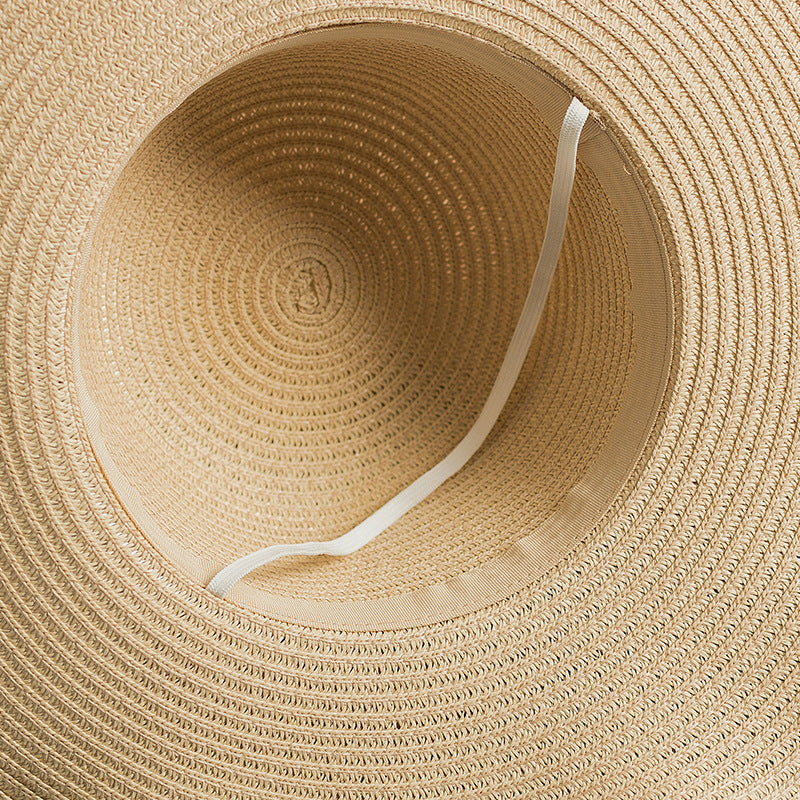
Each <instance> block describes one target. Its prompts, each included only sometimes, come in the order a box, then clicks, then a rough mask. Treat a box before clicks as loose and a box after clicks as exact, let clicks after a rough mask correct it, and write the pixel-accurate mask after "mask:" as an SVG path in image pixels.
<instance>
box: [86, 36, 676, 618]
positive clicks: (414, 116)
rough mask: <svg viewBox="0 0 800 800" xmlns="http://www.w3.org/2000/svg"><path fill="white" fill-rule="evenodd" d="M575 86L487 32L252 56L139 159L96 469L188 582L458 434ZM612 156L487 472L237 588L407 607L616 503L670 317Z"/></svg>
mask: <svg viewBox="0 0 800 800" xmlns="http://www.w3.org/2000/svg"><path fill="white" fill-rule="evenodd" d="M525 69H527V70H528V71H529V72H530V74H531V75H532V76H533V77H530V78H529V79H527V78H526V79H525V80H528V83H524V81H523V83H522V84H520V83H519V80H520V79H519V75H521V74H523V73H524V72H525ZM565 97H567V94H566V93H565V91H564V89H563V87H562V86H560V85H559V84H558V83H557V82H555V81H553V80H552V79H549V78H547V77H546V76H543V75H540V74H538V72H537V71H535V70H533V69H532V68H531V67H530V66H527V67H525V66H524V65H521V64H520V63H519V62H518V61H517V60H515V59H512V58H511V57H510V56H508V55H506V54H502V53H500V52H499V51H497V50H496V48H493V47H491V46H489V45H488V44H485V43H481V42H478V41H470V42H469V43H466V42H465V41H464V37H460V36H457V35H455V34H452V33H448V32H445V31H438V32H437V31H433V30H431V31H428V32H427V33H425V34H422V33H420V32H419V31H413V29H408V30H404V28H403V26H399V25H395V26H367V25H365V26H351V27H348V28H341V29H331V30H329V31H327V32H324V33H319V32H317V33H315V34H307V35H304V36H299V37H295V39H293V40H292V41H290V42H283V43H280V46H276V47H266V48H264V49H263V50H262V51H261V52H258V53H256V54H254V55H252V56H251V57H249V58H247V59H244V60H240V61H239V62H238V63H236V64H234V65H232V66H230V67H229V68H228V69H226V70H225V71H223V72H222V73H221V74H219V75H217V76H215V77H213V78H212V79H211V80H209V81H207V82H206V83H205V84H204V85H202V86H201V87H199V88H197V89H196V90H195V91H193V92H192V93H191V94H190V95H189V96H188V97H187V98H185V99H184V100H183V102H181V103H180V104H179V105H177V107H176V108H175V109H174V110H173V111H172V112H171V113H169V114H168V115H167V116H166V117H165V118H164V119H162V120H160V121H159V122H158V124H156V125H155V126H154V127H153V129H152V130H151V132H150V133H149V135H148V136H147V137H146V138H145V139H144V140H143V141H142V142H141V143H140V145H139V146H138V147H137V149H136V151H135V152H134V153H133V154H132V155H131V157H130V160H129V161H128V162H127V164H126V165H125V166H124V168H123V169H122V170H121V173H120V175H119V177H118V179H117V181H116V183H115V185H114V187H113V189H112V191H111V193H110V195H109V197H108V199H107V201H106V203H105V205H104V208H103V209H102V212H101V214H100V216H99V218H98V224H97V226H96V230H95V233H94V237H93V240H92V243H91V247H90V249H89V251H88V257H87V260H86V265H85V270H84V274H83V276H82V278H81V288H80V295H79V297H80V300H79V308H78V314H77V324H78V326H79V349H80V370H81V373H82V375H83V378H84V380H85V384H86V391H87V393H88V396H89V397H90V398H91V404H92V405H93V407H94V408H96V410H97V412H98V421H97V424H96V425H93V426H90V434H91V438H92V443H93V447H94V448H95V452H96V453H97V454H98V458H100V460H101V461H102V462H103V463H104V468H105V472H106V475H107V476H108V477H109V480H110V481H111V483H112V485H114V488H115V490H116V491H117V493H118V495H119V497H120V499H121V500H122V502H123V505H125V506H126V507H127V508H128V509H129V511H131V513H132V516H133V517H134V518H135V519H136V522H137V524H138V525H139V526H140V527H141V528H142V530H143V533H144V534H145V535H146V536H147V537H148V538H149V539H150V540H151V542H153V543H154V544H156V546H157V547H159V549H161V550H162V552H164V554H165V555H166V556H167V557H168V558H170V559H172V560H173V561H174V562H175V563H176V564H177V565H178V566H179V567H180V568H181V569H182V570H184V571H185V572H186V573H188V574H190V575H192V576H193V577H195V578H199V579H201V580H203V579H205V578H206V577H208V575H209V574H213V572H214V571H215V570H216V569H218V568H219V567H220V566H223V565H224V564H225V563H228V562H230V561H231V560H233V559H234V558H236V557H237V556H239V555H242V554H244V553H246V552H249V551H251V550H254V549H258V548H260V547H264V546H266V545H268V544H273V543H284V542H293V541H303V540H306V539H310V538H322V539H328V538H334V537H335V536H338V535H340V534H342V533H344V532H346V531H347V530H349V529H350V528H351V527H353V526H354V525H355V524H357V523H358V522H360V521H361V520H362V519H364V518H365V517H366V516H368V515H369V514H370V513H371V512H372V511H373V510H375V508H377V507H378V506H380V505H381V504H382V503H383V502H385V501H386V500H388V499H389V498H390V497H392V496H393V495H394V494H396V493H397V492H399V491H400V490H402V489H403V488H404V487H405V486H406V485H407V484H408V483H410V482H411V481H412V480H414V478H416V477H418V476H419V475H420V474H421V473H422V472H424V471H425V470H426V469H428V468H430V467H431V466H433V465H434V464H435V463H437V461H439V460H440V459H441V458H442V457H443V456H444V455H446V454H447V453H448V452H449V451H450V449H451V448H452V447H453V446H454V445H455V444H457V443H458V441H459V440H460V438H461V437H462V436H463V435H464V433H465V432H466V430H468V429H469V427H470V425H471V424H472V422H473V421H474V419H475V416H476V415H477V413H478V412H479V411H480V408H481V406H482V404H483V402H484V400H485V398H486V395H487V393H488V391H489V389H490V388H491V385H492V382H493V380H494V378H495V375H496V373H497V370H498V368H499V364H500V361H501V360H502V357H503V355H504V352H505V348H506V346H507V344H508V341H509V339H510V336H511V333H512V331H513V329H514V325H515V324H516V321H517V317H518V315H519V312H520V309H521V306H522V303H523V301H524V297H525V293H526V291H527V288H528V283H529V280H530V275H531V272H532V270H533V267H534V265H535V263H536V259H537V256H538V251H539V247H540V245H541V240H542V237H543V232H544V228H545V223H546V215H547V206H548V200H549V192H550V181H551V179H552V169H553V157H554V154H555V144H556V140H557V131H554V126H553V121H554V120H557V117H558V113H559V109H562V112H563V108H562V107H565V103H564V98H565ZM594 137H595V141H594V146H595V147H600V145H599V144H598V142H599V141H600V139H601V138H602V131H600V130H599V129H598V128H595V130H594ZM606 138H607V137H606ZM603 146H604V147H605V148H606V149H605V150H604V151H603V152H604V153H605V155H602V154H601V155H600V156H598V155H597V154H595V161H596V162H597V163H598V164H599V163H601V162H602V163H603V164H604V165H603V166H602V169H601V168H600V167H598V168H593V167H592V166H591V165H590V164H588V163H587V162H585V161H580V162H579V169H578V177H577V182H576V187H575V192H574V195H573V201H572V203H573V207H572V209H571V211H570V219H569V223H568V228H567V236H566V240H565V245H564V248H563V251H562V256H561V260H560V262H559V267H558V269H557V272H556V276H555V279H554V283H553V287H552V290H551V293H550V297H549V298H548V301H547V306H546V309H545V313H544V316H543V319H542V322H541V324H540V329H539V331H538V333H537V335H536V338H535V341H534V343H533V345H532V348H531V352H530V354H529V357H528V360H527V362H526V366H525V368H524V369H523V373H522V375H521V377H520V380H519V383H518V385H517V387H516V389H515V391H514V394H513V395H512V398H511V400H510V402H509V406H508V408H507V409H506V411H505V412H504V414H503V416H502V417H501V419H500V421H499V423H498V425H497V429H496V431H494V432H493V433H492V435H491V436H490V438H489V440H488V441H487V443H486V445H485V447H484V448H483V449H482V450H481V451H480V452H479V453H478V455H477V456H476V457H475V459H474V464H471V465H470V466H468V468H466V469H465V470H464V471H463V473H460V474H459V475H457V476H456V477H455V478H453V479H452V480H451V481H449V482H448V483H447V484H446V485H445V486H443V487H442V488H441V489H440V490H439V491H438V492H437V493H436V494H435V495H434V496H432V497H430V498H428V499H427V500H426V501H425V502H423V503H422V504H421V505H420V506H419V507H418V508H416V509H414V510H413V511H412V512H410V513H409V514H408V515H407V516H406V517H405V518H403V519H402V520H401V521H400V522H399V523H397V524H396V525H395V526H393V528H391V529H390V530H389V531H387V532H386V533H385V534H384V535H383V536H382V537H380V539H379V540H377V541H376V542H374V543H371V544H370V546H369V547H367V548H364V551H363V552H360V553H358V554H354V555H353V556H351V557H349V558H345V559H332V558H329V557H322V558H320V557H317V558H297V559H291V560H290V561H288V562H287V563H276V564H271V565H269V566H267V567H264V568H263V569H260V570H259V571H257V572H256V573H253V575H252V576H250V577H248V579H247V583H248V586H249V590H252V591H254V592H256V594H258V593H262V594H263V595H269V596H280V597H282V598H285V599H287V600H289V601H292V600H298V599H302V600H304V601H311V602H314V603H319V604H334V605H335V604H337V603H338V604H341V603H343V602H348V603H367V604H368V603H370V602H374V601H380V600H381V599H386V598H392V597H397V596H402V595H407V594H408V593H413V592H415V591H418V590H420V589H425V588H426V587H430V586H434V585H439V584H442V583H443V582H447V581H452V580H454V579H457V578H458V576H463V575H465V574H467V573H471V572H474V571H476V570H478V571H479V570H480V569H481V568H482V566H483V565H485V564H487V563H489V562H492V560H493V559H496V558H498V557H501V556H503V554H507V553H508V552H509V548H512V547H513V546H514V545H515V544H517V543H519V542H520V541H522V540H523V539H524V538H525V537H528V536H530V535H531V534H532V533H533V534H534V535H535V533H536V532H537V531H547V530H548V525H556V523H554V522H553V520H554V519H555V517H554V515H556V516H557V515H558V514H559V513H562V511H563V509H564V508H565V507H566V506H569V505H570V503H572V502H573V497H574V495H575V494H576V492H577V491H578V489H579V488H580V487H581V486H584V487H585V486H586V485H590V486H593V487H599V488H596V492H595V494H596V496H594V497H592V498H591V500H590V501H589V504H588V507H589V510H588V511H586V512H585V513H583V512H578V513H577V514H576V515H574V517H573V519H574V524H573V528H575V529H577V532H576V530H573V531H572V532H571V533H570V534H569V536H568V537H567V539H569V537H570V536H571V537H572V539H571V541H572V540H574V539H575V538H576V537H577V536H579V535H580V534H583V533H585V532H586V530H588V528H587V525H589V523H591V521H592V519H595V520H596V518H597V516H598V515H599V514H600V513H601V512H602V510H603V509H605V508H607V507H608V505H609V504H610V503H611V502H613V498H614V495H615V492H617V491H618V490H619V486H620V485H621V484H622V483H624V480H625V479H626V477H627V476H628V475H629V474H630V472H631V470H632V469H633V468H634V465H635V463H636V461H637V459H639V458H640V456H641V451H642V447H643V446H644V441H645V439H646V437H647V434H648V431H649V426H650V425H651V423H652V419H653V414H654V413H655V409H656V408H657V406H658V403H659V400H660V398H661V396H662V394H663V391H664V374H665V369H666V368H665V367H663V366H662V365H654V364H653V363H652V362H653V360H654V359H653V358H652V354H653V353H659V352H661V353H666V352H667V350H668V341H669V337H670V335H671V333H670V330H671V329H670V325H671V319H670V313H671V312H670V290H669V286H668V279H667V278H666V277H665V267H664V256H663V253H662V251H661V249H660V245H659V244H658V243H657V241H656V236H655V234H654V230H655V226H654V223H653V221H652V218H651V214H650V212H649V209H648V208H647V206H646V203H645V201H644V199H643V193H639V194H637V192H636V191H632V190H631V187H630V186H625V185H623V183H622V182H624V180H626V179H625V178H624V175H622V173H623V172H624V173H626V174H627V173H628V170H627V168H626V167H625V165H624V163H623V159H622V156H621V155H620V154H619V153H618V152H617V151H616V150H615V149H614V148H613V147H612V146H611V145H610V144H609V143H608V141H606V142H605V144H604V145H603ZM609 153H610V154H611V157H609ZM581 154H582V151H581V150H579V158H580V157H581ZM604 160H605V162H608V163H605V162H604ZM612 161H614V162H615V163H614V164H612V163H611V162H612ZM603 170H605V172H604V171H603ZM609 176H611V177H609ZM619 176H622V177H619ZM615 181H616V183H615ZM626 192H627V194H626ZM637 231H638V232H639V234H641V238H642V240H643V242H642V241H633V242H632V241H631V233H632V232H633V234H636V232H637ZM637 248H638V249H637ZM642 248H644V250H643V249H642ZM648 248H649V249H648ZM648 303H649V305H650V306H651V307H652V309H653V311H652V314H651V316H650V318H649V319H646V315H644V314H643V313H641V310H642V309H643V308H644V307H645V306H646V305H647V304H648ZM644 362H647V363H644ZM620 436H623V437H625V436H627V437H628V438H627V439H626V440H625V441H626V446H625V447H620V446H619V445H618V443H616V439H615V437H618V438H619V437H620ZM620 453H621V454H622V455H620ZM595 474H596V475H608V474H610V475H611V476H612V477H611V479H609V480H607V481H606V483H607V484H608V485H604V484H603V480H605V479H597V480H595V479H594V478H592V475H595ZM593 480H594V483H592V481H593ZM581 491H582V490H581ZM568 522H569V518H567V519H566V523H568ZM566 523H565V520H564V519H561V520H560V521H559V522H558V523H557V525H560V526H562V527H564V525H565V524H566ZM543 535H547V536H550V534H543ZM565 541H566V539H565ZM565 546H566V545H564V546H562V545H560V544H558V543H557V544H556V545H555V546H553V548H552V549H553V551H554V552H555V553H558V552H564V548H565ZM243 591H245V592H247V591H248V587H245V589H244V590H243ZM253 596H255V595H253Z"/></svg>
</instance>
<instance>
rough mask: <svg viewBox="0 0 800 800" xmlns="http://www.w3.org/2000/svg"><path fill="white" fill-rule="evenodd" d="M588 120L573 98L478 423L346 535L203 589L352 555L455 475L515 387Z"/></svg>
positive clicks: (243, 565)
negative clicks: (535, 257)
mask: <svg viewBox="0 0 800 800" xmlns="http://www.w3.org/2000/svg"><path fill="white" fill-rule="evenodd" d="M588 116H589V109H587V108H586V106H584V105H583V104H582V103H581V102H580V101H579V100H578V99H577V98H573V100H572V102H571V103H570V105H569V108H568V109H567V111H566V114H565V115H564V121H563V122H562V125H561V132H560V134H559V138H558V149H557V151H556V164H555V171H554V176H553V186H552V190H551V193H550V206H549V210H548V216H547V227H546V230H545V235H544V241H543V243H542V249H541V253H540V255H539V261H538V263H537V265H536V269H535V270H534V273H533V278H532V279H531V285H530V288H529V290H528V294H527V297H526V299H525V305H524V306H523V309H522V314H521V316H520V318H519V321H518V322H517V326H516V328H515V330H514V334H513V336H512V337H511V343H510V344H509V346H508V350H507V351H506V354H505V357H504V359H503V363H502V365H501V367H500V371H499V373H498V375H497V378H496V379H495V382H494V385H493V386H492V389H491V391H490V393H489V396H488V398H487V400H486V403H485V404H484V406H483V409H482V410H481V412H480V414H479V415H478V418H477V419H476V421H475V422H474V424H473V425H472V427H471V428H470V430H469V432H468V433H467V434H466V436H464V438H463V439H462V440H461V442H459V444H458V445H456V447H455V448H454V449H453V450H452V451H451V452H450V453H449V454H448V455H447V456H446V457H445V458H444V459H442V460H441V461H440V462H439V463H438V464H436V466H434V467H432V468H431V469H429V470H428V471H427V472H426V473H424V474H423V475H422V476H420V477H419V478H417V479H416V480H415V481H414V482H413V483H412V484H411V485H410V486H408V487H406V488H405V489H404V490H403V491H402V492H400V493H399V494H397V495H395V496H394V497H393V498H392V499H391V500H389V501H388V502H387V503H385V504H384V505H383V506H381V508H379V509H378V510H377V511H375V512H374V513H373V514H372V515H371V516H369V517H367V519H365V520H364V521H363V522H361V523H360V524H358V525H357V526H356V527H355V528H353V529H352V530H351V531H349V532H348V533H345V534H344V535H342V536H339V537H337V538H336V539H332V540H330V541H327V542H300V543H296V544H279V545H270V546H269V547H265V548H263V549H261V550H256V551H254V552H252V553H248V554H247V555H245V556H242V557H241V558H239V559H237V560H236V561H234V562H233V563H231V564H229V565H228V566H226V567H224V568H223V569H221V570H220V571H219V572H218V573H217V574H216V575H215V576H214V577H213V578H212V579H211V581H210V582H209V583H208V586H207V588H208V589H209V590H211V591H212V592H213V593H214V594H216V595H218V596H219V597H224V596H225V595H226V594H227V593H228V592H229V591H230V589H231V588H232V587H233V586H234V585H235V584H236V583H237V582H238V581H239V580H241V579H242V578H243V577H245V575H247V574H248V573H250V572H252V571H253V570H254V569H257V568H258V567H260V566H262V565H264V564H268V563H270V562H271V561H275V560H277V559H279V558H283V557H285V556H291V555H306V556H312V555H331V556H342V555H348V554H350V553H353V552H355V551H356V550H358V549H360V548H361V547H363V546H364V545H365V544H367V543H368V542H371V541H372V540H373V539H374V538H375V537H376V536H378V535H379V534H380V533H382V532H383V531H384V530H386V528H388V527H389V526H391V525H393V524H394V523H395V522H397V520H398V519H400V517H402V516H403V515H404V514H405V513H407V512H408V511H410V510H411V509H412V508H414V506H416V505H417V504H418V503H420V502H421V501H422V500H424V499H425V498H426V497H427V496H428V495H429V494H431V493H432V492H434V491H435V490H436V489H437V488H438V487H439V486H441V484H442V483H444V482H445V481H446V480H447V479H448V478H450V477H452V476H453V475H455V473H456V472H458V471H459V470H460V469H461V468H462V467H463V466H464V465H465V464H466V463H467V462H468V461H469V460H470V459H471V458H472V456H473V455H474V454H475V453H476V452H477V450H478V449H479V448H480V446H481V445H482V444H483V442H484V441H485V439H486V437H487V436H488V435H489V432H490V431H491V430H492V428H493V427H494V425H495V423H496V422H497V419H498V417H499V416H500V413H501V411H502V410H503V407H504V406H505V404H506V401H507V400H508V397H509V395H510V394H511V391H512V389H513V388H514V384H515V383H516V381H517V378H518V376H519V373H520V370H521V369H522V365H523V363H524V361H525V358H526V356H527V354H528V350H529V349H530V345H531V342H532V341H533V337H534V334H535V332H536V328H537V326H538V324H539V320H540V318H541V315H542V311H543V309H544V304H545V300H546V299H547V293H548V291H549V289H550V283H551V281H552V277H553V273H554V271H555V267H556V263H557V261H558V256H559V253H560V251H561V245H562V242H563V240H564V231H565V229H566V224H567V213H568V210H569V200H570V196H571V194H572V185H573V182H574V178H575V163H576V157H577V150H578V140H579V139H580V134H581V131H582V130H583V126H584V123H585V122H586V120H587V118H588Z"/></svg>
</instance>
